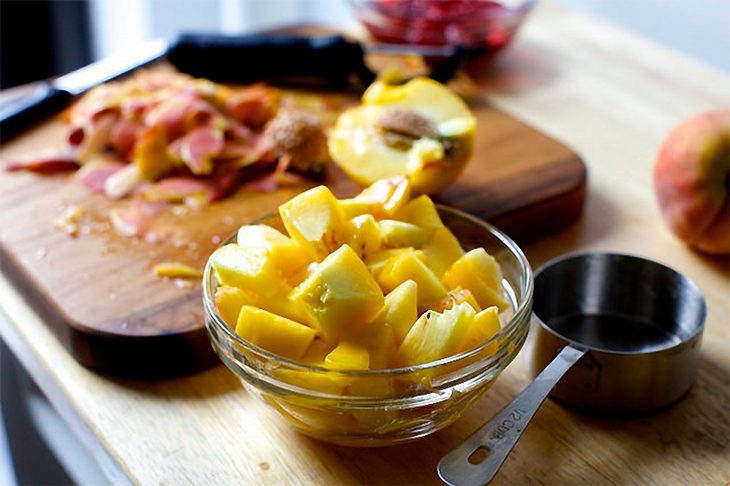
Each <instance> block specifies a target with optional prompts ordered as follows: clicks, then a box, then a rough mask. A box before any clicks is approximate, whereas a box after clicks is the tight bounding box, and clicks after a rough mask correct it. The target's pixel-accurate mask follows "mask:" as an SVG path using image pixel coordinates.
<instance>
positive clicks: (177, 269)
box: [152, 262, 203, 278]
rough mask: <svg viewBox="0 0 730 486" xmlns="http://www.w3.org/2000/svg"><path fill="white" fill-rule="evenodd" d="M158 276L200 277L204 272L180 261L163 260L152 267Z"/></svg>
mask: <svg viewBox="0 0 730 486" xmlns="http://www.w3.org/2000/svg"><path fill="white" fill-rule="evenodd" d="M152 270H153V271H154V272H155V275H157V276H158V277H168V278H200V277H201V276H202V275H203V272H201V271H200V269H198V268H194V267H191V266H190V265H186V264H184V263H180V262H162V263H158V264H157V265H155V267H154V268H153V269H152Z"/></svg>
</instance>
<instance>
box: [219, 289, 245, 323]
mask: <svg viewBox="0 0 730 486" xmlns="http://www.w3.org/2000/svg"><path fill="white" fill-rule="evenodd" d="M252 304H253V301H252V299H251V297H250V296H248V295H247V294H246V293H245V292H244V291H243V290H241V289H239V288H237V287H229V286H227V285H222V286H220V287H218V288H217V289H216V291H215V307H216V309H218V313H219V314H220V316H221V318H222V319H223V322H225V323H226V324H228V327H230V328H231V329H235V327H236V322H238V314H239V313H240V312H241V307H243V306H244V305H252Z"/></svg>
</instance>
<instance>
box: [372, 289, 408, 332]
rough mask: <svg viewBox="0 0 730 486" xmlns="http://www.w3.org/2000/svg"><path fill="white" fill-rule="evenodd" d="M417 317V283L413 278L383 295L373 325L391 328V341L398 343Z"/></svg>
mask: <svg viewBox="0 0 730 486" xmlns="http://www.w3.org/2000/svg"><path fill="white" fill-rule="evenodd" d="M417 318H418V285H417V284H416V282H414V281H413V280H406V281H405V282H403V283H402V284H400V285H399V286H398V287H396V288H395V289H394V290H393V291H392V292H390V293H389V294H388V295H386V296H385V304H384V305H383V308H382V309H381V310H380V312H379V313H378V315H377V316H376V317H375V319H374V320H373V325H375V326H385V327H389V328H390V329H392V333H393V341H394V343H395V344H397V345H400V343H402V342H403V339H404V338H405V337H406V334H408V331H410V329H411V327H412V326H413V324H414V323H415V322H416V319H417Z"/></svg>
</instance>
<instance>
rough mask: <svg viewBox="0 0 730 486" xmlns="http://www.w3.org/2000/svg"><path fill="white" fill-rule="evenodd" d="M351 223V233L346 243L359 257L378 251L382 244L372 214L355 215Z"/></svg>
mask: <svg viewBox="0 0 730 486" xmlns="http://www.w3.org/2000/svg"><path fill="white" fill-rule="evenodd" d="M351 223H352V225H351V228H352V234H351V235H350V237H349V238H348V241H347V244H348V245H350V247H352V249H353V250H355V252H356V253H357V254H358V256H359V257H360V258H362V259H363V260H365V259H367V257H368V256H370V255H374V254H376V253H377V252H378V251H380V247H381V244H382V241H381V236H380V228H379V227H378V222H377V221H375V218H374V217H373V215H372V214H361V215H360V216H355V217H354V218H352V220H351Z"/></svg>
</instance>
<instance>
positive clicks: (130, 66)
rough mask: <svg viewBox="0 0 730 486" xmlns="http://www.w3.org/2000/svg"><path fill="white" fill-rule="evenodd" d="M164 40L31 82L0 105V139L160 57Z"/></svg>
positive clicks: (164, 43) (165, 46) (163, 50)
mask: <svg viewBox="0 0 730 486" xmlns="http://www.w3.org/2000/svg"><path fill="white" fill-rule="evenodd" d="M167 50H168V43H167V42H165V41H164V40H162V39H157V40H153V41H149V42H147V43H145V44H143V45H141V46H140V47H139V48H138V49H134V50H133V51H132V52H129V53H123V54H119V55H115V56H110V57H107V58H105V59H102V60H100V61H97V62H94V63H92V64H89V65H88V66H85V67H82V68H81V69H77V70H76V71H73V72H71V73H68V74H66V75H63V76H60V77H58V78H54V79H51V80H44V81H39V82H37V83H33V85H31V86H32V87H31V88H30V89H31V91H30V93H28V94H26V95H24V96H19V97H16V98H13V99H12V100H11V101H9V102H7V103H4V104H3V105H1V106H0V140H5V139H7V138H9V137H12V136H13V135H16V134H17V133H19V132H20V131H21V130H23V129H25V128H27V127H28V126H30V125H32V124H33V123H35V122H37V121H39V120H42V119H44V118H46V117H48V116H50V115H52V114H54V113H56V112H58V111H59V110H61V109H63V108H64V107H65V106H67V105H68V104H69V103H70V102H71V100H73V98H74V97H75V96H78V95H80V94H82V93H84V92H86V91H87V90H89V89H91V88H93V87H94V86H97V85H99V84H102V83H105V82H107V81H111V80H112V79H115V78H117V77H119V76H122V75H124V74H127V73H128V72H130V71H132V70H134V69H136V68H138V67H141V66H144V65H146V64H149V63H150V62H152V61H155V60H157V59H160V58H161V57H163V56H164V55H165V54H166V53H167Z"/></svg>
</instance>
